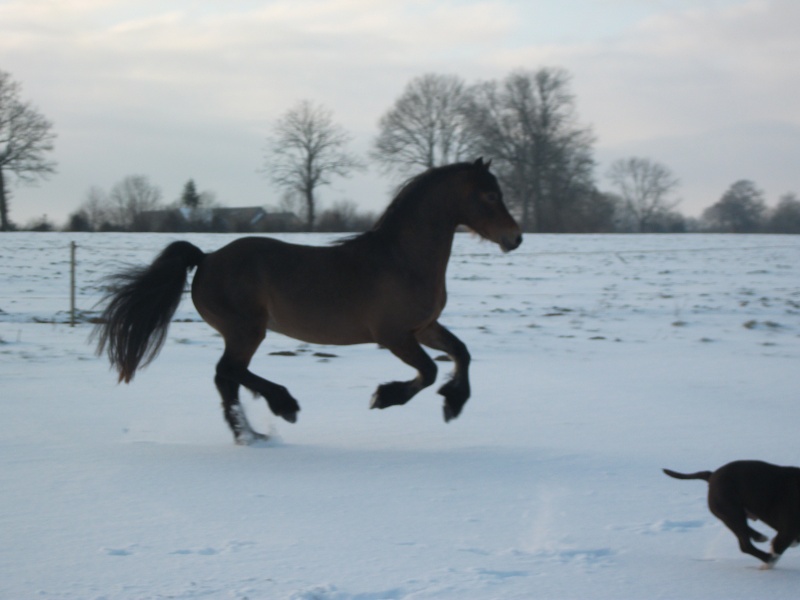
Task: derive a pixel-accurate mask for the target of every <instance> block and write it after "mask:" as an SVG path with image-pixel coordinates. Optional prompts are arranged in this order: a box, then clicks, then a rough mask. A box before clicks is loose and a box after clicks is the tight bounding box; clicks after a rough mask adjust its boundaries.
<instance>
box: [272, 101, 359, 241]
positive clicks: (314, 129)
mask: <svg viewBox="0 0 800 600" xmlns="http://www.w3.org/2000/svg"><path fill="white" fill-rule="evenodd" d="M351 141H352V136H351V135H350V134H349V133H347V132H346V131H345V130H344V129H342V128H341V127H340V126H339V125H337V124H336V123H334V122H333V114H332V113H331V111H329V110H327V109H326V108H324V107H322V106H319V105H315V104H313V103H312V102H311V101H309V100H302V101H301V102H299V103H298V104H297V105H296V106H295V107H294V108H292V109H290V110H289V111H288V112H286V114H284V115H283V116H282V117H281V118H280V119H278V120H277V121H276V122H275V124H274V126H273V128H272V135H271V137H270V138H269V139H268V142H267V152H266V158H265V165H264V172H265V173H266V174H267V176H268V177H269V178H270V179H271V180H272V183H273V184H275V185H276V186H278V187H280V188H283V190H284V191H285V192H296V193H298V194H300V195H301V196H302V198H303V200H304V202H305V216H306V227H307V229H308V230H309V231H311V230H312V229H313V228H314V220H315V217H316V213H315V211H316V203H317V196H316V194H317V189H318V188H319V187H321V186H324V185H329V184H330V183H331V181H332V179H333V178H334V177H349V175H350V173H351V172H352V171H354V170H361V169H364V168H365V165H364V163H363V162H362V161H361V160H360V159H359V158H358V157H356V156H355V155H353V154H350V153H349V152H347V151H346V150H345V148H346V146H347V145H348V144H349V143H350V142H351Z"/></svg>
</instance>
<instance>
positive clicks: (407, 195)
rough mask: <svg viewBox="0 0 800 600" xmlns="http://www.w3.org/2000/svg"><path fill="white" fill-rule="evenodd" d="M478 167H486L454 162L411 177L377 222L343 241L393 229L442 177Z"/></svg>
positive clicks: (372, 235) (365, 237)
mask: <svg viewBox="0 0 800 600" xmlns="http://www.w3.org/2000/svg"><path fill="white" fill-rule="evenodd" d="M478 168H480V169H482V170H483V169H485V167H484V166H483V164H482V163H481V164H480V165H478V164H476V163H471V162H461V163H453V164H450V165H444V166H442V167H432V168H430V169H428V170H426V171H423V172H422V173H420V174H419V175H415V176H414V177H411V178H410V179H408V180H406V181H405V182H404V183H403V184H401V185H400V188H399V190H398V192H397V193H396V194H395V197H394V198H393V199H392V201H391V202H390V203H389V205H388V206H387V207H386V210H384V211H383V214H382V215H381V216H380V217H378V220H377V221H375V224H374V225H373V226H372V228H371V229H370V230H368V231H366V232H364V233H361V234H357V235H355V236H353V237H350V238H346V239H344V240H342V241H341V243H342V244H345V243H348V242H354V241H357V240H365V239H370V238H372V237H374V236H375V235H376V234H378V233H379V232H388V231H391V230H392V228H393V225H394V223H395V222H397V221H398V219H397V218H396V217H398V216H402V215H403V214H405V213H407V212H409V211H411V210H413V208H414V207H415V206H417V205H418V204H419V203H420V202H422V201H423V199H424V198H425V197H426V194H425V190H426V189H428V188H429V187H430V186H433V185H435V184H436V183H438V182H439V181H441V180H442V179H445V178H447V177H450V176H452V175H453V174H454V173H457V172H459V171H466V170H470V169H478Z"/></svg>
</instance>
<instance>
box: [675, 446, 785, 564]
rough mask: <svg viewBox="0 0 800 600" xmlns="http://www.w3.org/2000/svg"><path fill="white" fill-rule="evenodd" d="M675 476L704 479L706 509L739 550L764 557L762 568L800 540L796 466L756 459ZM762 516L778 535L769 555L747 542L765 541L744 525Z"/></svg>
mask: <svg viewBox="0 0 800 600" xmlns="http://www.w3.org/2000/svg"><path fill="white" fill-rule="evenodd" d="M664 473H666V474H667V475H669V476H670V477H675V478H676V479H704V480H705V481H707V482H708V507H709V508H710V509H711V512H712V513H713V514H714V515H715V516H716V517H718V518H719V519H720V520H721V521H722V522H723V523H725V525H727V527H728V529H730V530H731V531H732V532H733V534H734V535H735V536H736V537H737V538H738V539H739V548H741V550H742V552H746V553H747V554H751V555H753V556H755V557H756V558H758V559H760V560H762V561H764V564H763V565H762V567H761V568H762V569H769V568H770V567H772V565H774V564H775V563H776V562H778V559H779V558H780V557H781V554H782V553H783V551H784V550H786V548H788V547H789V546H796V545H797V544H798V543H800V468H797V467H779V466H777V465H772V464H770V463H766V462H762V461H759V460H737V461H734V462H731V463H728V464H727V465H725V466H722V467H720V468H719V469H717V470H716V471H714V472H713V473H712V472H711V471H700V472H698V473H690V474H684V473H676V472H675V471H670V470H669V469H664ZM747 519H752V520H754V521H757V520H759V519H761V520H762V521H764V523H766V524H767V525H769V526H770V527H772V528H773V529H774V530H775V531H777V532H778V534H777V535H776V536H775V538H774V539H773V540H772V553H771V554H770V553H767V552H764V551H763V550H759V549H758V548H756V547H755V546H754V545H753V542H752V541H751V540H755V541H756V542H766V541H767V539H768V538H767V536H765V535H764V534H762V533H759V532H758V531H756V530H755V529H753V528H752V527H750V525H748V523H747Z"/></svg>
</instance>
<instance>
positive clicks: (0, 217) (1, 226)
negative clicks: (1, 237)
mask: <svg viewBox="0 0 800 600" xmlns="http://www.w3.org/2000/svg"><path fill="white" fill-rule="evenodd" d="M10 229H11V224H10V223H9V222H8V194H7V193H6V180H5V177H4V176H3V169H2V168H0V231H8V230H10Z"/></svg>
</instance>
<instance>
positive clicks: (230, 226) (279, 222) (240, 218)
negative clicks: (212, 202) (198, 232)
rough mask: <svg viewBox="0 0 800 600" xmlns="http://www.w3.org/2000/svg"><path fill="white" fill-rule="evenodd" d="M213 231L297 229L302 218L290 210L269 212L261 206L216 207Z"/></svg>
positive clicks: (212, 218)
mask: <svg viewBox="0 0 800 600" xmlns="http://www.w3.org/2000/svg"><path fill="white" fill-rule="evenodd" d="M211 214H212V217H211V226H212V229H213V231H221V232H229V233H245V232H275V231H297V230H298V229H300V228H301V227H302V223H301V222H300V219H298V218H297V217H296V216H295V215H294V214H293V213H290V212H267V211H266V210H264V209H263V208H261V207H260V206H250V207H243V208H215V209H213V210H212V211H211Z"/></svg>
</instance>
